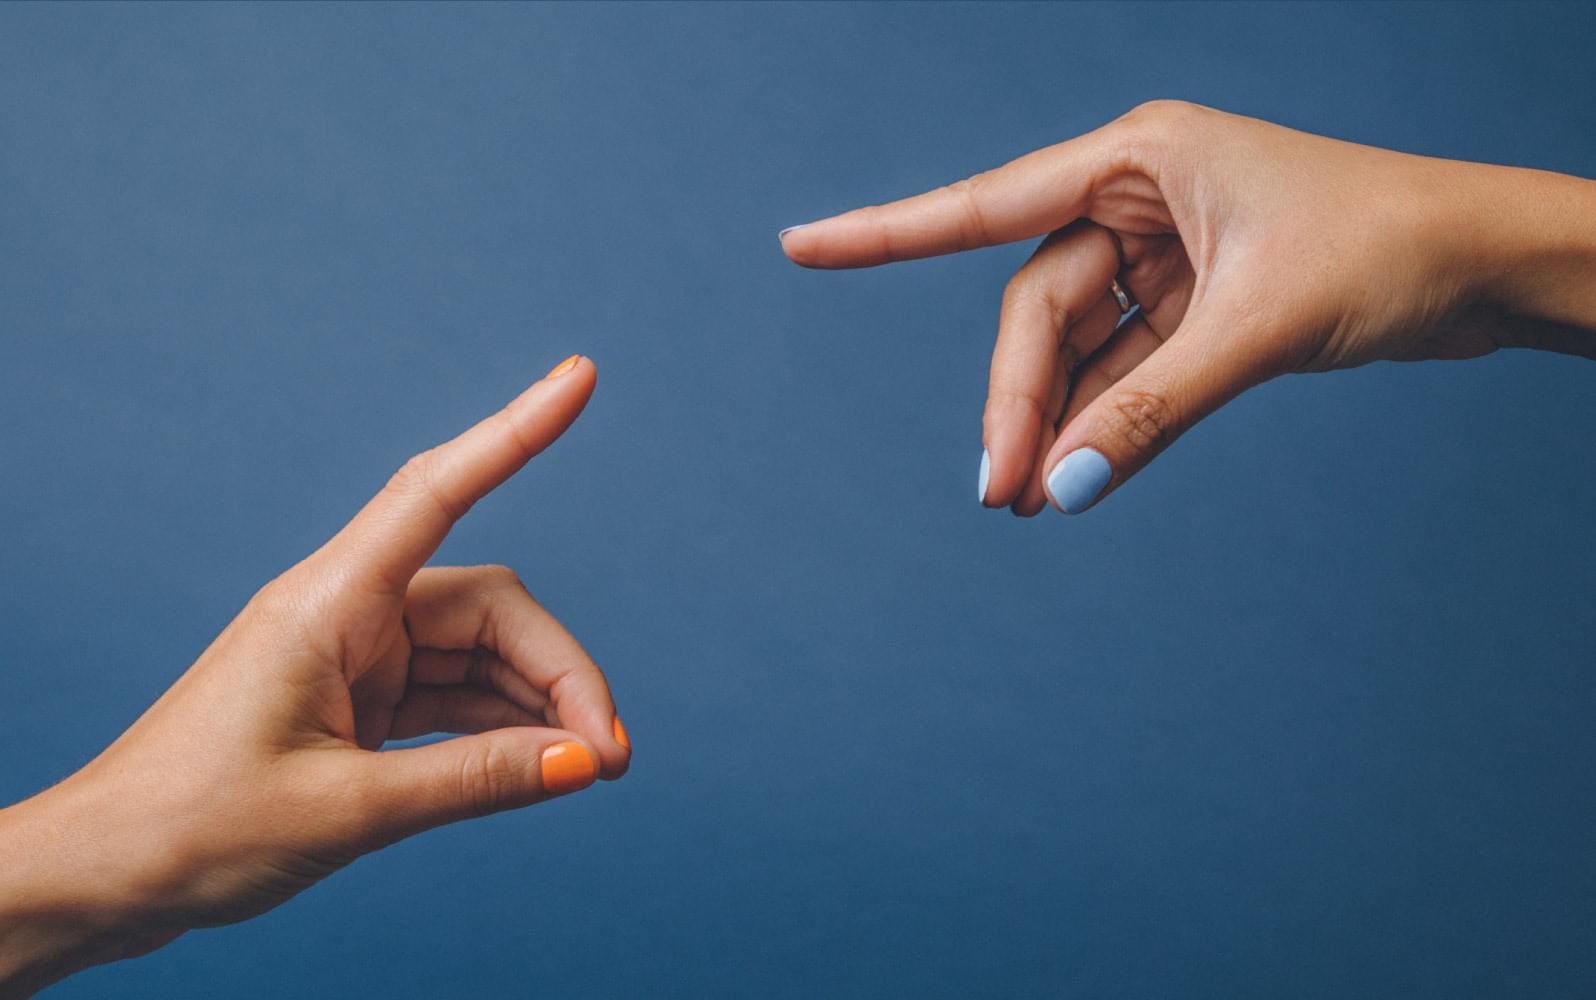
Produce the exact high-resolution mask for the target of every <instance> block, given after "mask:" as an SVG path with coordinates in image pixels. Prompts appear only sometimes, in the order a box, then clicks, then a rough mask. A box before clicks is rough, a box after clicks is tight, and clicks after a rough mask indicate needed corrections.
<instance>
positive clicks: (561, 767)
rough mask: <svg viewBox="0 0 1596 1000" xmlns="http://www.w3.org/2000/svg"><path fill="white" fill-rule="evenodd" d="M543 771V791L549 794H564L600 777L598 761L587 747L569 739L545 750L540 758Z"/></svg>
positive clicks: (540, 766)
mask: <svg viewBox="0 0 1596 1000" xmlns="http://www.w3.org/2000/svg"><path fill="white" fill-rule="evenodd" d="M538 768H539V770H541V771H542V773H543V791H544V792H545V793H546V794H548V795H564V794H565V793H566V792H574V791H576V790H577V789H579V788H586V787H587V786H588V785H591V784H592V783H593V779H595V778H597V777H598V762H597V761H595V760H594V759H593V755H592V754H590V753H588V751H587V747H585V746H583V745H582V744H580V743H577V742H574V741H571V740H567V741H566V742H564V743H556V744H554V745H553V746H551V747H549V748H548V749H547V750H545V751H543V756H542V757H541V758H539V760H538Z"/></svg>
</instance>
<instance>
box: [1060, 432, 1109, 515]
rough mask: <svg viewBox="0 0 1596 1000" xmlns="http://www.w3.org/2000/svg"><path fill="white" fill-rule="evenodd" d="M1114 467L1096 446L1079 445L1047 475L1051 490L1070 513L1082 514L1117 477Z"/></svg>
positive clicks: (1061, 505) (1061, 507)
mask: <svg viewBox="0 0 1596 1000" xmlns="http://www.w3.org/2000/svg"><path fill="white" fill-rule="evenodd" d="M1113 476H1114V469H1113V467H1112V466H1110V465H1109V464H1108V459H1106V458H1104V457H1103V453H1102V452H1100V451H1098V450H1097V449H1096V448H1077V449H1076V450H1074V451H1072V452H1070V453H1069V454H1068V455H1065V456H1064V460H1063V461H1062V462H1060V463H1058V464H1057V465H1055V466H1054V467H1053V471H1052V473H1051V474H1049V475H1048V477H1047V491H1048V492H1049V493H1051V494H1053V501H1054V502H1055V503H1057V504H1058V506H1059V509H1060V510H1062V511H1063V512H1064V513H1066V514H1079V513H1080V512H1081V511H1083V510H1085V509H1086V508H1088V507H1090V506H1091V505H1092V501H1093V500H1096V499H1097V495H1098V494H1099V493H1101V492H1103V487H1105V486H1107V485H1108V481H1109V480H1110V479H1111V478H1113Z"/></svg>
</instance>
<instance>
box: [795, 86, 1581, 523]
mask: <svg viewBox="0 0 1596 1000" xmlns="http://www.w3.org/2000/svg"><path fill="white" fill-rule="evenodd" d="M1037 236H1043V237H1045V238H1044V239H1043V240H1042V241H1041V243H1040V245H1039V246H1038V247H1037V249H1036V252H1035V253H1034V254H1033V255H1032V256H1031V258H1030V260H1029V261H1027V262H1026V263H1025V265H1024V266H1022V267H1021V268H1020V270H1019V271H1018V272H1017V273H1016V274H1015V275H1014V277H1013V279H1012V280H1011V281H1010V282H1009V285H1008V288H1007V289H1006V291H1005V293H1004V296H1003V306H1002V310H1001V315H1000V317H999V321H998V335H997V345H996V347H995V349H994V351H993V354H992V370H991V379H990V383H989V391H988V397H987V404H986V413H985V418H984V433H983V439H984V444H985V449H986V450H985V451H984V452H983V454H982V458H981V472H980V479H979V483H978V491H979V496H980V499H981V502H982V503H983V504H984V505H986V506H988V507H1004V506H1007V507H1011V508H1012V509H1013V510H1014V512H1015V513H1016V514H1021V515H1026V516H1029V515H1032V514H1035V513H1037V512H1038V511H1040V510H1041V509H1042V507H1043V506H1045V505H1046V503H1047V500H1048V499H1049V498H1051V500H1052V501H1053V503H1054V504H1055V505H1056V506H1057V507H1058V509H1060V510H1062V511H1064V512H1065V513H1070V514H1075V513H1080V512H1081V511H1083V510H1086V509H1087V508H1088V507H1090V506H1092V505H1093V504H1094V503H1096V502H1098V501H1099V500H1101V499H1102V498H1103V497H1104V496H1105V495H1106V494H1107V493H1108V492H1110V491H1112V490H1114V489H1117V488H1118V487H1119V486H1120V485H1122V484H1123V483H1124V482H1125V481H1126V480H1127V479H1129V478H1130V477H1131V476H1133V475H1135V473H1136V472H1137V471H1138V470H1140V469H1141V468H1142V467H1143V466H1145V465H1146V464H1147V463H1148V462H1149V461H1151V460H1152V459H1153V458H1154V457H1155V456H1157V455H1158V453H1159V452H1160V451H1162V450H1163V449H1164V448H1165V447H1167V446H1168V445H1169V444H1170V443H1171V442H1173V441H1174V440H1175V439H1176V438H1178V437H1179V436H1180V435H1181V434H1183V433H1185V432H1186V431H1187V430H1189V429H1191V427H1192V426H1193V425H1195V424H1196V423H1197V422H1198V421H1200V420H1202V419H1203V418H1204V417H1205V416H1207V415H1208V414H1209V413H1212V412H1213V411H1214V410H1215V409H1217V408H1218V407H1220V406H1222V405H1224V404H1225V403H1227V402H1229V401H1230V400H1231V399H1233V398H1235V396H1237V395H1238V394H1239V393H1241V392H1244V391H1245V390H1247V389H1248V388H1251V387H1252V386H1255V385H1258V384H1259V383H1261V382H1263V381H1265V380H1267V379H1270V378H1273V377H1274V376H1276V375H1281V374H1284V373H1287V372H1306V371H1324V370H1328V369H1334V368H1346V367H1352V366H1355V365H1361V364H1366V363H1368V362H1371V361H1378V360H1396V361H1411V360H1423V359H1460V358H1472V357H1477V356H1479V355H1482V354H1487V353H1489V352H1491V351H1494V350H1496V349H1497V348H1500V347H1533V348H1543V349H1548V350H1554V351H1561V352H1564V353H1569V354H1577V355H1583V356H1585V357H1592V358H1596V183H1592V182H1591V181H1588V180H1583V179H1579V178H1574V177H1568V176H1563V175H1558V174H1551V173H1545V172H1541V171H1534V170H1522V169H1515V168H1508V167H1498V166H1489V165H1484V164H1476V163H1464V162H1460V161H1453V160H1439V159H1432V158H1428V157H1420V156H1411V155H1407V154H1402V153H1395V152H1391V151H1389V150H1382V149H1375V148H1372V147H1368V146H1360V145H1355V144H1352V143H1348V142H1340V141H1336V140H1333V139H1327V138H1323V137H1320V136H1315V135H1309V134H1306V133H1302V132H1297V131H1293V130H1291V129H1287V128H1282V127H1280V126H1278V125H1271V124H1269V123H1267V122H1262V121H1257V120H1255V119H1251V118H1243V117H1240V116H1237V115H1231V114H1226V113H1224V112H1220V111H1214V110H1212V109H1209V108H1203V107H1198V106H1196V105H1191V104H1184V103H1180V102H1174V101H1156V102H1153V103H1151V104H1146V105H1143V106H1141V107H1139V108H1137V109H1135V110H1134V111H1132V112H1130V113H1129V114H1127V115H1125V116H1124V117H1122V118H1119V119H1118V120H1116V121H1114V122H1111V123H1110V124H1108V125H1105V126H1104V127H1102V128H1100V129H1098V130H1096V131H1094V132H1091V133H1089V134H1087V135H1084V136H1081V137H1079V138H1076V139H1071V140H1069V141H1067V142H1063V143H1060V144H1059V145H1056V146H1052V147H1049V148H1047V149H1042V150H1038V151H1036V152H1034V153H1031V154H1029V155H1027V156H1023V157H1021V158H1019V159H1018V160H1015V161H1013V162H1012V163H1009V164H1007V165H1005V166H1003V167H999V168H997V169H995V170H992V171H989V172H987V173H984V174H979V175H976V176H974V177H971V178H969V179H968V180H963V181H959V182H957V183H954V184H952V185H949V186H947V187H944V188H940V189H938V190H936V191H932V192H929V193H927V194H923V195H919V196H917V197H913V198H908V199H906V200H903V201H898V202H893V203H891V204H888V205H880V206H872V207H869V208H862V209H858V210H856V211H853V212H848V213H845V214H843V215H839V216H834V217H832V218H829V219H825V220H822V221H820V222H814V223H809V224H807V225H804V226H801V227H794V228H792V229H789V230H785V231H784V232H783V233H782V234H781V243H782V248H783V250H784V251H785V252H786V254H787V256H788V257H790V258H791V259H792V260H793V261H795V262H796V263H799V264H802V265H804V266H806V267H821V268H843V267H867V266H872V265H876V264H884V263H888V262H891V261H900V260H909V259H912V258H918V257H928V256H933V255H937V254H946V253H955V252H958V251H961V250H969V249H972V248H975V247H982V246H990V245H993V244H997V243H1007V242H1013V241H1016V240H1024V239H1030V238H1033V237H1037ZM1121 290H1122V293H1123V298H1122V295H1121V294H1116V291H1121Z"/></svg>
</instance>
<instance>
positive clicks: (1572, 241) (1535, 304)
mask: <svg viewBox="0 0 1596 1000" xmlns="http://www.w3.org/2000/svg"><path fill="white" fill-rule="evenodd" d="M1469 169H1470V170H1471V171H1472V172H1473V177H1472V179H1471V180H1472V183H1471V184H1470V185H1469V190H1471V191H1472V192H1473V194H1472V197H1469V198H1465V199H1460V201H1461V202H1462V203H1463V204H1465V205H1466V208H1465V211H1467V212H1469V213H1470V215H1471V218H1470V219H1469V220H1468V221H1467V222H1466V223H1461V224H1460V225H1459V232H1460V233H1462V234H1464V235H1465V239H1466V240H1467V244H1465V245H1464V246H1463V247H1461V248H1460V250H1459V254H1458V256H1459V258H1460V259H1461V262H1462V266H1463V267H1464V268H1465V269H1466V270H1467V272H1468V277H1467V278H1466V279H1465V283H1464V284H1465V287H1467V288H1469V289H1470V292H1471V297H1472V299H1473V300H1474V301H1476V302H1478V303H1480V304H1481V306H1483V307H1484V308H1486V309H1489V310H1491V311H1492V312H1494V313H1495V314H1496V315H1498V316H1500V317H1501V330H1500V336H1499V339H1500V342H1501V343H1502V345H1503V346H1508V347H1533V348H1542V349H1546V350H1556V351H1562V352H1565V353H1570V354H1580V355H1583V356H1585V357H1593V358H1596V181H1589V180H1585V179H1582V178H1578V177H1570V176H1567V175H1564V174H1555V173H1549V172H1546V171H1541V170H1525V169H1520V168H1516V167H1498V166H1479V165H1473V164H1471V165H1469Z"/></svg>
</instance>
